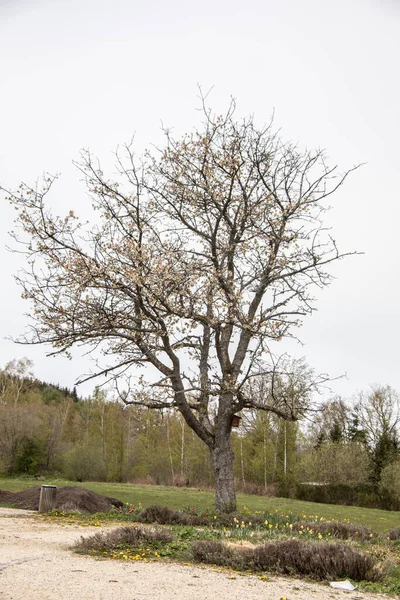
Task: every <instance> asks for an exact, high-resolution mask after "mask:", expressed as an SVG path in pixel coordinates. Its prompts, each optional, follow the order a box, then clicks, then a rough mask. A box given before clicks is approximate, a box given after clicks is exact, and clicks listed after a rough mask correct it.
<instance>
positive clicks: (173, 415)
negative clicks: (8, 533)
mask: <svg viewBox="0 0 400 600" xmlns="http://www.w3.org/2000/svg"><path fill="white" fill-rule="evenodd" d="M31 369H32V364H31V363H30V361H28V360H27V359H22V360H18V361H17V360H13V361H11V362H9V363H8V364H7V365H5V367H4V368H3V369H1V370H0V472H3V473H8V474H9V475H13V476H14V475H23V474H26V475H30V476H32V475H35V476H38V477H39V476H43V475H52V476H59V477H62V478H66V479H69V480H75V481H89V480H92V481H116V482H132V483H135V482H136V483H153V484H160V485H178V486H192V487H212V486H213V476H212V468H211V465H210V454H209V451H208V448H207V447H206V445H205V444H204V443H203V442H202V441H201V440H200V439H199V438H198V437H197V436H196V435H195V433H194V432H193V431H192V430H191V429H190V428H189V427H188V426H187V425H186V423H185V422H184V420H183V417H182V416H181V415H180V414H179V413H177V412H175V411H173V410H166V409H164V410H162V411H155V410H151V409H147V408H144V407H140V406H126V405H124V404H123V403H122V402H120V401H119V400H116V399H113V398H112V394H111V392H109V391H108V392H107V391H105V390H101V389H99V388H95V390H94V393H93V395H92V396H91V397H89V398H81V397H79V395H78V393H77V390H76V388H72V389H68V388H61V387H59V386H57V385H54V384H48V383H44V382H42V381H39V380H38V379H36V378H35V377H34V375H33V373H32V371H31ZM240 417H241V420H240V425H239V427H237V428H235V429H234V433H233V436H232V446H233V450H234V453H235V480H236V487H237V489H239V490H242V491H245V492H248V493H256V494H265V495H281V496H291V497H296V498H299V499H303V500H312V501H317V502H328V503H344V504H355V505H360V506H376V507H381V508H386V509H394V510H399V509H400V447H399V441H398V440H399V438H398V435H399V423H400V400H399V395H398V394H397V393H396V392H395V391H394V390H393V389H392V388H390V387H389V386H374V387H371V389H370V390H369V391H367V392H366V393H361V394H359V395H358V396H357V398H355V399H353V401H351V402H350V401H347V400H344V399H342V398H338V397H335V398H333V399H329V400H327V401H326V403H325V405H324V409H323V410H322V411H321V412H318V413H312V414H311V415H310V417H309V420H307V421H302V422H298V423H293V422H289V421H285V420H283V419H281V418H278V417H277V416H276V415H273V414H271V413H257V412H255V411H254V412H253V411H242V413H241V414H240Z"/></svg>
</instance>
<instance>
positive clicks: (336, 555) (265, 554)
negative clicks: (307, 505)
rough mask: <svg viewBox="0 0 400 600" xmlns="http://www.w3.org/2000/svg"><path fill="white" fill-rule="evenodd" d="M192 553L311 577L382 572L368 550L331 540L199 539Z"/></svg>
mask: <svg viewBox="0 0 400 600" xmlns="http://www.w3.org/2000/svg"><path fill="white" fill-rule="evenodd" d="M192 555H193V557H194V558H195V560H198V561H200V562H205V563H212V564H216V565H222V566H229V567H232V568H234V569H255V570H257V571H277V572H279V573H283V574H293V575H294V574H297V575H307V576H309V577H313V578H315V579H333V578H340V577H349V578H351V579H354V580H355V581H361V580H367V581H380V580H381V579H382V578H383V577H384V575H385V573H384V571H383V570H382V569H379V568H378V567H377V566H376V565H375V563H374V560H373V558H372V557H371V556H369V555H368V554H362V553H361V552H357V551H356V550H354V549H353V548H350V547H349V546H344V545H343V544H334V543H324V544H318V543H317V542H301V541H298V540H289V541H284V542H273V543H268V544H264V545H263V546H257V547H255V548H248V547H242V548H240V547H232V546H227V545H226V544H224V543H223V542H216V541H199V542H195V543H194V544H193V546H192Z"/></svg>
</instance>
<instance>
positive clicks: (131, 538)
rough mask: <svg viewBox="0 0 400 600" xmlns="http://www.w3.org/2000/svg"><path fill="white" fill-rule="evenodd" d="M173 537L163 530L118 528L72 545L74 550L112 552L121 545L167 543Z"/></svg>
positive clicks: (139, 527)
mask: <svg viewBox="0 0 400 600" xmlns="http://www.w3.org/2000/svg"><path fill="white" fill-rule="evenodd" d="M173 539H174V538H173V535H172V534H171V533H170V532H169V531H165V529H160V528H157V529H154V528H152V529H150V528H146V527H142V526H140V525H139V526H137V527H118V528H117V529H112V530H111V531H106V532H98V533H95V534H93V535H91V536H89V537H87V538H84V537H83V536H82V537H81V539H80V540H79V542H76V544H74V546H73V548H74V549H75V550H96V551H98V552H100V551H104V550H114V549H115V548H118V547H119V546H121V545H124V546H125V545H126V546H133V547H136V546H140V545H141V544H142V543H143V542H147V543H149V542H162V543H169V542H172V540H173Z"/></svg>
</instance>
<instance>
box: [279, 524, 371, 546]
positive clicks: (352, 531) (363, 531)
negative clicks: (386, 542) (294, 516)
mask: <svg viewBox="0 0 400 600" xmlns="http://www.w3.org/2000/svg"><path fill="white" fill-rule="evenodd" d="M307 527H308V528H309V529H312V530H313V532H314V533H321V534H322V535H327V534H328V533H330V534H331V535H332V536H334V537H336V538H340V539H341V540H348V539H357V540H361V541H365V540H369V539H370V538H373V537H377V535H378V534H377V533H376V532H375V531H374V530H373V529H369V528H368V527H365V526H364V525H355V524H354V523H346V522H345V521H320V522H315V521H296V522H295V523H293V525H292V528H291V529H292V531H300V530H302V529H303V530H304V529H307Z"/></svg>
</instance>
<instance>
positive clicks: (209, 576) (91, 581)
mask: <svg viewBox="0 0 400 600" xmlns="http://www.w3.org/2000/svg"><path fill="white" fill-rule="evenodd" d="M99 530H100V528H99V527H82V526H81V525H78V524H74V525H67V524H66V525H60V524H55V523H54V522H49V521H45V520H44V519H43V518H42V517H40V516H38V515H37V514H36V513H34V512H30V511H26V510H18V509H9V508H1V507H0V600H50V599H51V600H54V599H57V600H114V599H115V600H154V599H156V600H180V599H185V600H186V599H188V600H216V599H217V600H244V599H245V600H280V599H281V598H285V599H287V600H308V599H310V598H311V599H314V598H315V599H316V600H317V599H318V600H328V599H329V600H334V599H337V600H339V599H340V598H344V597H347V598H349V600H350V599H351V600H361V599H363V600H373V599H375V600H377V599H378V598H379V599H382V598H384V597H385V596H383V595H380V594H367V593H361V592H358V591H357V590H356V591H354V592H343V591H338V590H333V589H331V588H329V587H328V586H327V585H323V584H314V583H307V582H303V581H299V580H296V579H289V578H282V577H273V576H268V579H267V581H261V580H259V579H258V577H255V576H247V575H243V576H241V575H237V574H234V573H227V572H222V571H218V570H217V569H212V568H208V567H207V568H202V567H194V566H185V565H178V564H168V563H141V562H137V563H134V564H133V563H125V562H119V561H115V560H101V559H98V558H94V557H89V556H79V555H76V554H74V553H73V552H71V550H70V549H69V546H70V545H71V544H72V543H73V542H74V541H76V540H77V539H79V538H80V536H81V535H85V536H86V535H89V534H91V533H92V532H94V531H99ZM392 598H393V596H392Z"/></svg>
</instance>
